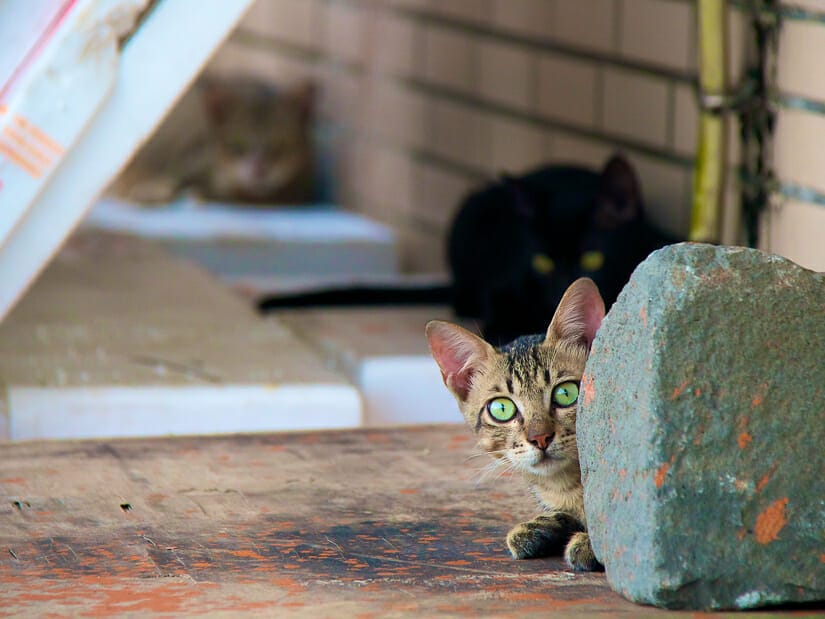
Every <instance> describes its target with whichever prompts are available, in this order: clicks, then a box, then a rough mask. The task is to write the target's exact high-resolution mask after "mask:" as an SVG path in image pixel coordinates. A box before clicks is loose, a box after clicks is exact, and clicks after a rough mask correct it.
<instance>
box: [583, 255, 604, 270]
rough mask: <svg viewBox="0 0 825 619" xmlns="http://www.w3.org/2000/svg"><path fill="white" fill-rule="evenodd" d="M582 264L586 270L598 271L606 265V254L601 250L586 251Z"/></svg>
mask: <svg viewBox="0 0 825 619" xmlns="http://www.w3.org/2000/svg"><path fill="white" fill-rule="evenodd" d="M580 264H581V267H582V270H584V271H590V272H591V273H593V272H594V271H598V270H599V269H601V268H602V266H604V254H603V253H602V252H600V251H586V252H584V253H583V254H582V256H581V263H580Z"/></svg>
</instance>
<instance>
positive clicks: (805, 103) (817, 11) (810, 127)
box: [762, 0, 825, 271]
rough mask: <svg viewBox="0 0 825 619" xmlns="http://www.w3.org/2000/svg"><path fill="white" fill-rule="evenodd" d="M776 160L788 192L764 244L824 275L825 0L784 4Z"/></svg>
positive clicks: (770, 219) (769, 220) (769, 222)
mask: <svg viewBox="0 0 825 619" xmlns="http://www.w3.org/2000/svg"><path fill="white" fill-rule="evenodd" d="M783 5H784V6H785V7H787V8H788V9H791V8H794V9H802V10H803V11H805V10H807V11H809V12H810V13H809V14H808V15H804V14H802V13H801V12H797V11H791V10H788V11H787V12H786V14H785V18H784V20H783V24H782V29H781V34H780V39H779V57H778V66H777V80H778V86H779V91H780V92H779V99H780V104H779V111H778V116H777V124H776V141H775V145H774V148H775V150H774V162H775V167H776V172H777V175H778V178H779V181H780V183H782V185H783V188H782V190H781V192H780V195H779V196H778V197H777V199H776V200H775V203H774V205H773V207H772V208H771V209H770V210H769V212H768V213H767V215H766V222H765V223H766V225H765V226H763V235H762V245H763V246H765V247H766V248H767V249H769V250H771V251H774V252H776V253H780V254H782V255H786V256H788V257H789V258H791V259H793V260H795V261H797V262H799V263H800V264H802V265H804V266H807V267H809V268H812V269H814V270H818V271H825V67H823V65H822V63H821V60H820V59H822V58H823V57H825V0H794V1H793V2H783Z"/></svg>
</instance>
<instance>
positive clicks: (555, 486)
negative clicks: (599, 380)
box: [426, 278, 605, 571]
mask: <svg viewBox="0 0 825 619" xmlns="http://www.w3.org/2000/svg"><path fill="white" fill-rule="evenodd" d="M604 311H605V310H604V302H603V301H602V297H601V295H600V294H599V290H598V288H597V287H596V285H595V284H594V283H593V281H592V280H590V279H587V278H581V279H578V280H576V281H575V282H573V284H572V285H571V286H570V287H569V288H568V289H567V291H566V292H565V294H564V296H563V297H562V300H561V302H560V304H559V307H558V309H557V310H556V313H555V315H554V316H553V320H552V321H551V323H550V326H549V327H548V329H547V333H546V334H545V335H528V336H522V337H520V338H518V339H516V340H515V341H513V342H511V343H510V344H507V345H506V346H503V347H501V348H494V347H493V346H491V345H490V344H489V343H487V342H486V341H484V340H483V339H481V338H480V337H478V336H476V335H474V334H472V333H470V332H469V331H466V330H465V329H462V328H461V327H459V326H457V325H453V324H450V323H447V322H442V321H437V320H433V321H431V322H429V323H428V324H427V328H426V332H427V339H428V340H429V344H430V350H431V352H432V355H433V358H434V359H435V361H436V363H438V366H439V368H440V369H441V375H442V378H443V379H444V384H445V385H446V386H447V388H448V389H449V390H450V392H451V393H452V394H453V395H454V396H455V398H456V400H457V402H458V406H459V408H460V410H461V412H462V414H463V415H464V418H465V419H466V421H467V423H468V424H469V425H470V427H471V428H472V429H473V430H474V431H475V433H476V435H477V436H478V439H479V441H478V443H479V446H480V447H481V448H482V449H484V450H485V451H486V452H487V453H488V454H490V455H491V456H492V457H493V458H497V459H499V460H502V461H503V464H506V465H509V466H510V467H511V468H513V469H515V470H517V471H519V472H520V473H521V475H522V476H523V477H524V479H525V480H526V481H527V483H528V485H529V486H530V488H531V490H532V492H533V494H534V495H535V497H536V498H537V499H538V501H539V503H540V504H541V506H542V507H543V508H544V509H545V512H544V513H542V514H541V515H539V516H537V517H536V518H534V519H533V520H530V521H529V522H523V523H521V524H519V525H517V526H516V527H514V528H513V529H512V530H511V531H510V533H509V534H508V535H507V546H508V548H509V549H510V552H511V553H512V555H513V557H514V558H516V559H529V558H533V557H543V556H548V555H553V554H560V553H562V552H563V553H564V558H565V561H566V562H567V564H568V565H569V566H570V567H571V568H573V569H575V570H586V571H592V570H597V569H601V565H600V564H599V563H598V561H597V560H596V557H595V556H594V554H593V550H592V548H591V546H590V537H589V536H588V534H587V521H586V518H585V514H584V503H583V489H582V483H581V471H580V467H579V454H578V449H577V446H576V403H577V400H578V397H579V382H580V381H581V377H582V373H583V372H584V364H585V361H586V360H587V356H588V354H589V351H590V345H591V344H592V342H593V338H594V337H595V335H596V330H597V329H598V328H599V325H600V324H601V321H602V318H603V317H604Z"/></svg>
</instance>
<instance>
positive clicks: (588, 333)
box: [546, 277, 604, 349]
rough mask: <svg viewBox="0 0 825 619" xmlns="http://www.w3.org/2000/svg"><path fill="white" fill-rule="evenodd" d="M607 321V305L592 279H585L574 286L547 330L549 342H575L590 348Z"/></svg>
mask: <svg viewBox="0 0 825 619" xmlns="http://www.w3.org/2000/svg"><path fill="white" fill-rule="evenodd" d="M603 318H604V301H603V300H602V295H601V294H599V289H598V287H597V286H596V284H595V283H593V280H592V279H588V278H587V277H582V278H580V279H577V280H576V281H575V282H573V283H572V284H570V287H569V288H568V289H567V291H566V292H565V293H564V296H563V297H562V298H561V302H560V303H559V307H558V309H556V313H555V315H554V316H553V320H552V321H551V322H550V327H548V329H547V338H546V341H548V342H550V341H552V342H559V341H564V340H566V341H574V342H578V343H580V344H584V345H585V346H587V348H588V349H589V348H590V345H591V344H592V343H593V338H595V337H596V331H598V330H599V327H600V326H601V324H602V319H603Z"/></svg>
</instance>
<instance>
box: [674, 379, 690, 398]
mask: <svg viewBox="0 0 825 619" xmlns="http://www.w3.org/2000/svg"><path fill="white" fill-rule="evenodd" d="M687 386H688V381H685V382H683V383H682V384H681V385H679V386H678V387H676V389H674V390H673V393H671V394H670V399H671V400H675V399H676V398H678V397H679V396H680V395H682V393H683V392H684V390H685V389H687Z"/></svg>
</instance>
